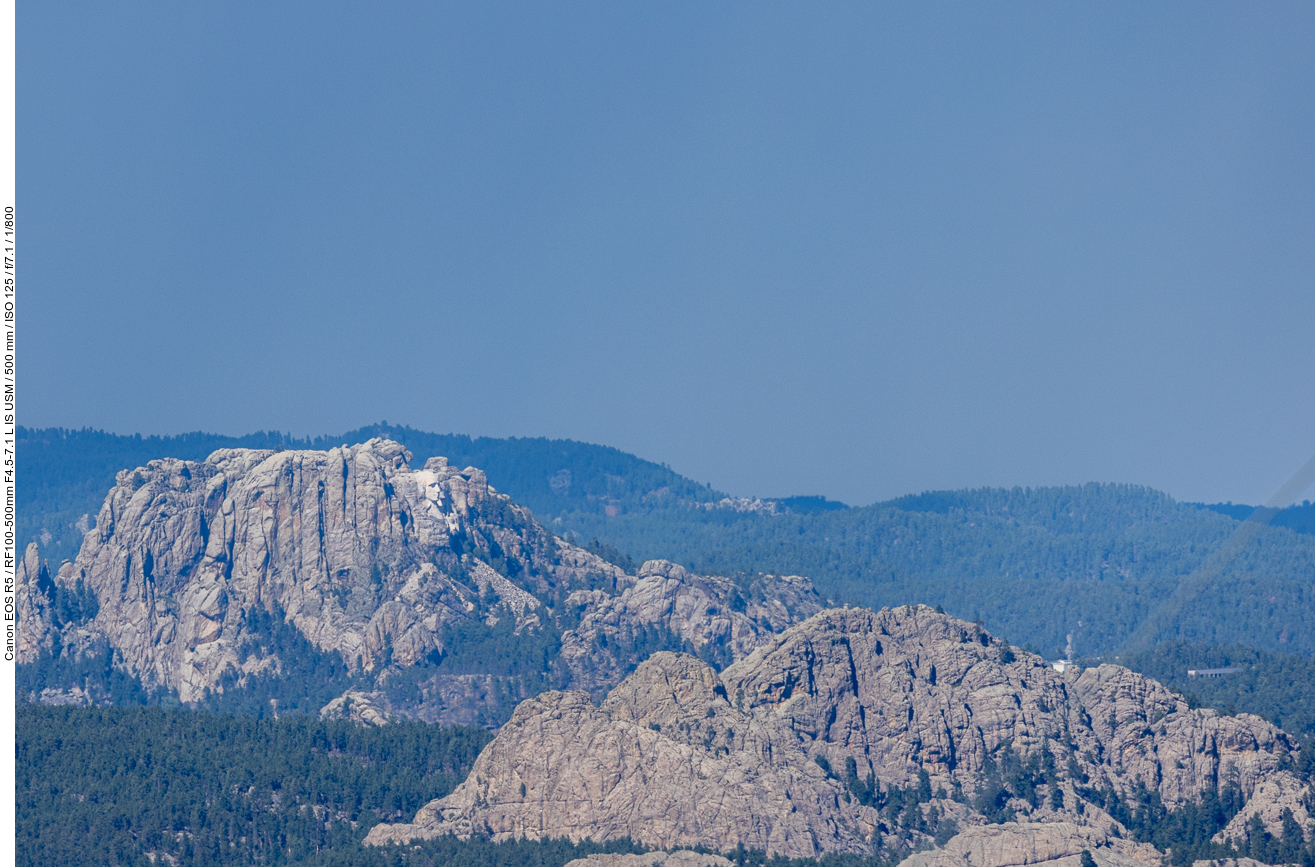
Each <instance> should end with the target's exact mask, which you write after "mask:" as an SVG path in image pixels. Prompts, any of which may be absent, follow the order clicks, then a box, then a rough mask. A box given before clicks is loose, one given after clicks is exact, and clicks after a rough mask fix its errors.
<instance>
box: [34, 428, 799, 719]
mask: <svg viewBox="0 0 1315 867" xmlns="http://www.w3.org/2000/svg"><path fill="white" fill-rule="evenodd" d="M412 459H413V458H412V455H411V453H410V452H408V451H407V450H406V449H405V448H404V447H403V446H402V445H400V444H399V443H396V442H393V441H390V440H383V439H372V440H369V441H367V442H366V443H364V444H362V445H357V446H343V447H338V448H333V449H330V450H328V451H316V450H305V449H292V450H281V451H280V450H271V449H264V450H261V449H219V450H217V451H215V452H214V453H212V454H211V455H209V456H208V457H207V458H206V459H205V460H204V461H187V460H180V459H176V458H167V459H161V460H155V461H151V462H149V463H148V464H147V465H146V466H144V467H139V468H137V469H135V470H123V471H121V472H120V473H119V474H118V475H117V477H116V480H115V485H114V487H113V488H112V489H111V490H110V492H109V494H108V496H107V497H106V498H105V502H104V505H103V506H102V507H101V509H100V511H99V513H98V515H97V520H96V527H95V529H93V530H91V531H90V532H88V533H87V535H86V537H85V538H84V540H83V543H82V547H81V550H80V551H79V553H78V555H77V557H76V558H75V559H74V560H73V561H71V562H66V563H64V564H63V565H62V566H60V567H59V568H58V569H57V570H55V572H54V573H53V574H52V573H51V571H50V569H49V567H48V565H46V564H44V563H42V562H40V561H39V556H38V551H37V549H36V547H35V546H29V549H28V552H27V556H26V557H25V558H24V559H23V561H22V563H21V564H20V568H19V575H18V583H19V591H20V592H19V614H20V618H21V621H22V623H23V639H22V641H23V644H22V646H21V647H20V654H19V662H20V688H23V687H24V686H26V688H27V691H28V693H29V694H31V695H33V696H34V697H40V698H42V699H43V700H45V701H61V700H69V701H74V700H76V701H91V702H101V701H105V700H107V699H109V698H111V696H110V695H109V694H108V692H109V689H108V686H104V685H102V688H101V691H100V694H96V695H92V694H90V693H91V692H95V690H92V689H91V687H90V686H88V685H87V684H86V683H85V682H84V680H83V679H80V678H78V677H76V675H77V674H78V673H79V672H80V671H81V670H80V669H76V668H73V669H68V670H63V671H62V670H61V669H60V667H59V665H58V663H59V662H60V661H61V660H73V661H77V662H80V663H81V662H85V661H86V660H89V659H97V658H100V659H106V658H108V659H111V660H112V667H113V669H114V670H116V671H117V672H119V673H120V674H126V675H128V676H130V677H131V678H133V679H135V680H136V681H137V682H139V683H140V685H141V687H142V689H143V690H144V691H145V692H147V693H165V694H168V695H171V696H176V700H177V701H180V702H183V703H187V704H198V703H200V704H202V705H206V706H214V707H218V708H225V707H230V708H231V707H234V702H239V703H241V706H242V707H244V708H246V709H248V710H253V711H255V712H257V713H261V712H272V713H276V712H277V711H278V710H279V708H280V706H281V707H282V709H283V710H285V711H289V710H299V711H303V712H306V711H316V710H319V708H320V707H321V706H323V705H326V704H327V703H328V702H329V701H330V699H332V698H334V697H335V695H336V694H337V693H351V694H352V695H354V696H355V697H356V698H358V699H359V698H366V699H368V700H369V701H370V702H371V703H373V704H376V705H378V706H379V707H380V708H382V712H383V713H384V714H385V715H386V714H388V713H396V714H400V715H403V716H409V717H415V718H419V719H426V720H431V721H433V720H439V719H441V720H445V721H449V722H479V723H483V724H488V725H497V724H498V723H500V722H502V720H503V719H505V718H506V716H507V715H508V714H509V713H510V711H511V709H512V707H514V705H515V704H516V702H518V701H520V700H521V699H522V698H526V697H528V696H529V695H533V694H535V693H537V692H538V691H540V690H541V689H544V688H547V687H549V686H566V685H572V686H576V687H581V688H585V689H587V690H593V691H599V690H601V691H606V689H607V688H609V687H610V686H611V685H613V684H615V683H616V682H617V681H619V680H620V678H621V677H623V676H624V675H625V674H626V673H628V672H629V671H630V670H632V669H633V667H634V666H635V665H636V664H637V663H638V662H640V661H641V660H642V659H643V658H645V657H646V656H648V655H649V654H650V653H651V652H652V651H654V650H657V649H663V648H679V649H686V650H690V651H693V652H697V653H702V654H703V655H705V656H706V657H707V658H709V659H714V660H719V661H722V663H723V664H724V663H725V662H729V661H731V660H733V659H736V658H739V657H741V656H743V655H745V654H747V653H748V652H750V651H751V650H752V649H753V648H754V647H756V646H757V645H758V644H760V643H762V641H764V640H766V638H767V637H768V636H770V635H771V634H773V633H774V632H775V631H777V630H779V629H782V628H785V627H786V626H788V625H789V624H790V623H792V622H795V621H796V620H798V619H801V618H802V617H805V616H808V615H809V614H812V613H813V612H815V611H817V610H819V609H820V607H821V600H820V599H819V598H818V597H817V595H816V594H815V593H814V591H813V590H812V587H811V585H810V584H809V583H808V582H807V581H806V580H805V579H801V578H776V577H772V576H756V577H754V578H752V579H745V580H741V581H739V582H736V581H731V580H729V579H725V578H718V577H715V576H697V575H691V574H690V573H688V572H687V571H686V570H684V569H682V568H681V567H679V566H675V565H673V564H669V563H665V562H657V561H655V562H652V563H646V564H644V566H643V567H642V568H640V569H638V570H635V572H634V573H628V572H626V571H625V570H624V569H622V568H621V567H618V566H616V565H613V564H611V563H608V562H606V561H604V560H602V559H601V558H600V557H598V556H597V555H595V554H593V553H590V552H589V551H586V550H584V549H581V548H579V547H576V546H574V545H572V544H570V543H567V542H565V541H563V540H562V539H560V538H557V537H556V536H554V535H553V534H552V533H550V532H548V531H547V530H545V529H544V528H543V527H542V526H541V525H540V524H539V523H538V522H537V521H536V520H535V519H534V517H533V515H532V514H531V513H530V512H529V511H528V510H527V509H525V508H524V507H522V506H519V505H517V504H516V503H514V502H512V500H511V498H510V497H508V496H507V495H505V494H501V493H499V492H497V490H496V489H494V488H493V487H491V486H490V485H489V484H488V480H487V477H486V476H485V474H484V473H483V471H481V470H479V469H476V468H474V467H467V468H466V469H464V470H457V469H455V468H454V467H452V466H450V465H449V464H448V462H447V460H446V459H445V458H430V459H429V460H427V461H426V462H425V464H424V465H423V468H422V469H412V467H411V465H410V461H411V460H412ZM32 671H37V672H44V673H45V679H44V682H42V679H41V678H36V677H31V676H28V674H29V673H30V672H32ZM70 675H74V676H73V677H72V680H73V682H72V683H69V682H67V681H68V680H69V678H70ZM61 676H63V677H64V678H65V681H66V682H64V683H61V682H59V678H60V677H61ZM52 678H53V679H54V682H51V680H52ZM307 683H310V684H312V685H313V686H315V687H316V688H317V689H319V690H320V691H319V692H318V693H315V692H311V693H308V692H306V691H305V687H306V684H307ZM75 688H76V689H78V690H79V692H77V693H74V692H73V690H74V689H75ZM289 690H292V691H291V692H290V691H289ZM252 696H256V697H258V698H259V701H258V702H256V703H255V706H254V707H252V702H251V701H250V700H249V699H250V698H251V697H252ZM266 703H269V704H270V707H262V706H261V705H264V704H266Z"/></svg>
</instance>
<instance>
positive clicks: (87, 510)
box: [17, 423, 829, 560]
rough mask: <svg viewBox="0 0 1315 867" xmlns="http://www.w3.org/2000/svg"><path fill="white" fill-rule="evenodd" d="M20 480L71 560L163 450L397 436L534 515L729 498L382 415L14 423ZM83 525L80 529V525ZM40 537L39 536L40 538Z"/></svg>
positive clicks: (563, 447)
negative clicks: (322, 423) (338, 424)
mask: <svg viewBox="0 0 1315 867" xmlns="http://www.w3.org/2000/svg"><path fill="white" fill-rule="evenodd" d="M17 435H18V436H17V439H18V442H17V450H18V460H19V464H20V466H21V472H22V482H21V484H20V486H19V490H18V502H17V505H18V511H19V526H18V530H19V540H20V544H21V545H23V546H26V545H27V544H28V543H30V542H33V541H38V542H41V546H42V549H43V553H44V555H45V556H47V557H54V558H56V559H57V560H58V559H62V558H68V559H71V558H72V557H73V556H74V555H75V554H76V553H77V550H78V548H79V547H80V546H81V544H82V536H83V534H85V533H86V530H87V529H88V528H89V526H90V523H91V522H92V521H93V519H94V518H95V516H96V513H97V511H99V509H100V505H101V502H102V501H103V500H104V498H105V492H106V491H108V490H109V489H110V488H111V487H112V486H113V485H114V479H115V476H116V475H117V473H118V472H119V471H120V470H122V469H124V468H127V467H137V466H144V465H145V464H146V463H148V462H149V461H152V460H157V459H160V458H180V459H183V460H191V461H203V460H205V458H206V456H207V455H209V454H210V453H211V452H213V451H215V450H216V449H221V448H254V449H311V450H328V449H330V448H333V447H335V446H338V445H342V444H348V443H362V442H365V441H366V440H369V439H373V438H382V439H389V440H392V441H394V442H398V443H401V444H402V445H403V446H405V447H406V448H407V449H408V450H410V451H411V452H412V454H414V455H415V456H416V461H417V462H418V463H419V464H424V462H425V461H426V460H428V459H429V458H431V457H446V458H448V460H449V461H450V462H451V463H452V464H453V465H454V466H463V467H464V466H477V467H480V468H481V469H483V470H484V471H485V472H486V473H488V475H489V478H490V479H492V480H493V483H494V484H495V485H496V486H497V487H498V488H499V489H500V490H502V491H504V492H507V493H509V494H511V495H512V496H513V497H514V498H515V499H516V501H517V502H518V503H521V504H522V505H524V506H526V507H528V508H529V509H531V510H533V511H534V512H535V513H536V514H539V515H543V516H548V517H552V516H555V515H558V514H561V513H563V512H582V513H586V514H592V513H602V514H606V512H607V509H608V507H609V506H610V507H611V508H612V509H613V510H627V511H630V510H634V509H637V508H644V507H646V506H655V505H658V504H661V503H664V502H675V501H679V502H699V503H702V502H715V501H719V500H722V499H725V498H726V495H725V494H721V493H718V492H716V491H713V490H712V489H711V488H710V487H708V486H706V485H700V484H698V483H696V482H693V481H691V480H689V479H687V478H685V477H683V476H680V475H678V474H677V473H675V472H673V471H672V470H670V469H669V468H667V467H664V466H661V465H659V464H655V463H652V462H651V461H646V460H643V459H641V458H637V457H635V456H634V455H630V454H626V453H625V452H622V451H620V450H618V449H614V448H610V447H607V446H596V445H590V444H587V443H580V442H575V441H573V440H550V439H545V438H542V437H539V438H518V437H513V438H510V439H497V438H492V437H474V438H472V437H469V436H464V435H458V434H433V433H426V432H424V431H418V430H414V429H413V428H409V427H405V426H400V425H389V424H387V423H381V424H377V425H370V426H367V427H363V428H359V429H357V430H354V431H348V432H347V433H344V434H341V435H335V436H321V437H314V438H298V437H293V436H290V435H288V434H282V433H277V432H260V433H254V434H249V435H246V436H238V437H230V436H222V435H218V434H207V433H199V432H198V433H189V434H180V435H178V436H148V437H143V436H140V435H133V436H124V435H119V434H111V433H106V432H104V431H98V430H92V429H89V428H87V429H82V430H67V429H64V428H44V429H37V428H26V427H22V426H20V427H19V428H18V431H17ZM828 503H829V501H827V500H825V498H821V497H803V498H799V503H798V506H799V509H800V511H805V510H816V509H819V508H826V507H827V504H828ZM79 522H82V524H83V526H82V527H81V528H79V526H78V524H79ZM43 540H44V541H43Z"/></svg>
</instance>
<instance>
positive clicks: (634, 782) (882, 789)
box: [366, 606, 1311, 864]
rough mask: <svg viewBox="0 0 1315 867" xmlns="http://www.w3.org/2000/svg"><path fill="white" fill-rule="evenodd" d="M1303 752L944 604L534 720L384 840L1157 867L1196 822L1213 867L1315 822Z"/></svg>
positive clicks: (670, 674) (820, 632)
mask: <svg viewBox="0 0 1315 867" xmlns="http://www.w3.org/2000/svg"><path fill="white" fill-rule="evenodd" d="M1299 754H1300V748H1299V747H1298V745H1297V744H1296V743H1295V742H1293V741H1292V740H1291V739H1290V738H1289V737H1288V736H1287V735H1286V734H1285V733H1284V732H1283V731H1282V730H1280V729H1278V728H1276V727H1275V726H1273V725H1271V724H1269V723H1266V722H1265V721H1263V720H1261V719H1260V718H1258V717H1254V716H1249V715H1242V716H1237V717H1229V716H1221V715H1219V714H1218V713H1216V712H1215V711H1211V710H1193V709H1190V708H1189V707H1188V705H1187V702H1185V701H1184V700H1183V699H1182V698H1181V697H1179V696H1176V695H1174V694H1172V693H1170V692H1169V691H1168V690H1167V689H1165V688H1164V687H1162V686H1161V685H1160V684H1158V683H1156V682H1154V681H1152V680H1149V679H1148V678H1145V677H1143V676H1141V675H1137V674H1135V673H1133V672H1130V671H1128V670H1127V669H1124V668H1121V667H1118V666H1110V665H1105V666H1100V667H1097V668H1092V669H1086V670H1084V671H1081V672H1079V671H1077V670H1076V669H1072V668H1070V669H1069V670H1068V671H1066V672H1064V673H1060V672H1058V671H1056V670H1054V669H1053V668H1052V667H1050V666H1049V665H1047V664H1046V663H1045V662H1044V661H1043V660H1042V659H1040V658H1039V657H1036V656H1034V655H1032V654H1028V653H1025V652H1015V651H1014V650H1013V649H1011V648H1010V647H1009V646H1008V645H1007V644H1005V643H1002V642H1001V641H1000V640H999V639H996V638H993V637H992V636H990V635H988V634H987V633H985V632H984V631H982V630H981V629H980V627H978V626H977V625H976V624H973V623H969V622H966V621H962V620H957V619H955V618H953V617H950V616H948V615H943V614H939V613H937V612H935V611H933V610H932V609H930V608H927V607H925V606H917V607H912V606H911V607H903V608H898V609H893V610H892V609H884V610H882V611H880V612H875V613H874V612H872V611H867V610H864V609H831V610H827V611H823V612H821V613H819V614H817V615H815V616H813V617H812V618H810V619H808V620H806V621H804V622H803V623H800V624H798V625H795V626H793V627H791V628H789V629H787V630H785V631H784V632H783V633H781V634H780V635H778V636H775V637H774V638H773V639H772V640H771V641H769V642H768V643H766V644H764V645H762V646H761V647H759V648H758V649H757V650H755V651H754V652H753V653H752V654H750V655H748V656H746V657H744V658H742V659H740V660H739V661H737V662H736V663H734V664H733V665H731V666H730V667H728V668H726V669H725V670H723V671H721V672H720V673H718V672H717V671H716V670H715V669H713V668H712V667H710V666H708V665H707V664H706V663H704V662H702V661H701V660H699V659H697V658H695V657H692V656H689V655H687V654H677V653H658V654H655V655H653V656H652V657H650V658H649V659H648V660H647V661H645V662H644V663H642V664H641V665H640V666H639V668H638V669H636V671H635V672H634V673H633V674H631V675H630V676H629V677H627V678H626V679H625V680H624V681H622V682H621V683H620V684H619V685H618V686H616V687H615V688H614V689H613V690H612V691H611V693H610V694H609V695H608V697H607V698H606V700H604V701H603V702H602V703H601V704H599V705H595V704H594V703H593V702H592V701H590V700H589V697H588V696H587V695H585V694H582V693H577V692H549V693H545V694H543V695H541V696H539V697H537V698H535V699H534V700H532V701H527V702H525V703H523V704H522V705H521V706H520V707H519V708H518V709H517V711H516V713H515V715H514V716H513V717H512V719H511V720H510V722H508V723H507V725H506V726H504V727H503V728H502V730H501V731H500V732H499V734H498V736H497V737H496V738H495V739H494V740H493V742H492V743H491V744H489V746H488V747H486V748H485V749H484V751H483V752H482V753H481V754H480V756H479V758H478V759H476V761H475V764H474V767H473V768H472V770H471V773H470V775H469V776H468V777H467V778H466V780H465V781H464V782H463V783H462V784H461V785H460V786H458V787H457V788H456V789H455V790H454V791H453V792H452V793H451V794H449V795H447V796H445V797H443V798H440V799H437V800H435V801H433V802H431V803H430V804H427V805H426V806H425V807H424V808H422V809H421V810H420V811H419V812H418V813H417V814H416V817H415V819H414V820H413V821H412V822H410V823H406V824H393V825H379V826H376V827H375V828H374V829H373V830H372V831H371V832H370V834H369V835H368V836H367V837H366V843H367V845H388V844H396V843H407V842H409V841H412V840H416V839H425V838H432V837H437V836H442V835H448V834H456V835H459V836H467V837H468V836H472V835H473V836H481V837H490V838H491V839H493V840H499V839H507V838H519V837H530V838H536V837H542V838H553V837H560V836H565V837H569V838H571V839H583V838H589V839H593V840H595V841H605V840H610V839H617V838H621V837H630V838H633V839H635V840H636V841H638V842H640V843H642V844H644V845H647V846H653V847H658V848H678V847H689V846H706V847H709V848H710V849H712V850H714V851H723V852H724V851H729V850H732V849H736V848H737V847H743V848H747V849H758V850H762V851H765V852H767V853H769V854H776V855H781V856H786V857H816V856H819V855H821V854H823V853H825V852H855V853H871V852H874V851H886V852H889V853H898V852H909V851H911V850H913V849H916V848H919V847H921V846H929V845H932V844H940V845H942V846H946V845H947V844H949V843H950V841H951V840H952V839H953V838H954V837H955V835H956V834H958V833H959V832H960V831H962V830H967V829H972V828H974V827H978V826H981V825H983V824H993V825H1000V824H1001V823H1006V824H1008V823H1041V825H1042V827H1044V826H1053V825H1056V824H1061V825H1068V826H1071V828H1072V829H1073V830H1072V831H1071V832H1070V831H1068V830H1066V831H1065V832H1064V833H1065V834H1079V833H1080V834H1081V835H1085V839H1088V840H1090V841H1091V842H1090V843H1089V845H1090V847H1091V848H1092V849H1093V850H1094V849H1097V848H1098V847H1105V848H1106V849H1107V850H1108V851H1107V852H1106V853H1105V854H1106V855H1108V856H1110V857H1108V858H1106V859H1105V863H1106V864H1133V863H1138V862H1140V863H1146V864H1153V863H1158V860H1159V855H1158V854H1157V853H1156V851H1155V849H1154V848H1153V847H1151V846H1150V845H1147V844H1148V843H1149V842H1151V841H1152V840H1155V839H1156V836H1157V834H1163V833H1164V832H1165V831H1166V830H1167V829H1168V828H1169V827H1170V826H1171V825H1172V824H1173V822H1174V821H1175V820H1181V819H1182V818H1183V816H1184V815H1185V814H1192V815H1193V817H1194V819H1193V822H1194V826H1193V828H1192V831H1193V832H1197V833H1199V832H1200V831H1201V830H1202V829H1203V827H1204V828H1205V830H1206V831H1207V833H1206V834H1205V839H1204V840H1202V839H1197V840H1196V841H1195V845H1196V847H1197V850H1198V853H1200V852H1210V851H1213V850H1210V849H1209V846H1210V845H1211V844H1210V843H1209V838H1210V837H1211V836H1215V838H1216V843H1217V844H1221V843H1223V841H1225V840H1228V839H1234V840H1238V841H1239V842H1242V843H1243V844H1245V839H1244V838H1245V837H1246V835H1247V834H1248V830H1247V829H1248V826H1251V827H1253V828H1254V827H1255V825H1256V821H1258V822H1259V823H1260V825H1262V826H1264V827H1265V828H1266V829H1267V830H1268V831H1269V832H1270V833H1271V834H1275V833H1282V831H1283V822H1284V821H1285V820H1286V818H1287V817H1288V816H1291V817H1292V818H1293V819H1294V820H1295V821H1296V823H1297V824H1298V826H1299V827H1303V828H1304V827H1305V826H1306V825H1308V824H1310V818H1311V817H1310V815H1309V814H1308V812H1307V811H1308V800H1307V798H1308V795H1309V791H1308V789H1307V787H1306V783H1305V781H1303V780H1302V779H1300V778H1298V776H1297V775H1296V774H1295V773H1294V772H1293V769H1294V768H1295V767H1296V765H1297V761H1298V758H1299ZM1202 804H1213V805H1219V806H1215V807H1209V808H1208V812H1209V813H1210V815H1209V816H1197V812H1198V811H1199V808H1200V806H1201V805H1202ZM1284 811H1288V812H1287V813H1284ZM1253 817H1257V818H1256V820H1255V821H1253ZM1206 826H1208V827H1206ZM973 833H977V832H973ZM1028 833H1029V834H1030V833H1032V832H1028ZM1047 833H1049V832H1047V831H1043V830H1035V835H1040V837H1042V838H1044V837H1045V835H1046V834H1047ZM1035 835H1034V836H1035ZM1184 842H1186V841H1184V840H1178V841H1176V842H1175V844H1174V845H1179V846H1181V845H1182V844H1183V843H1184ZM949 848H953V847H949ZM1162 848H1167V847H1162ZM1186 854H1187V850H1186V849H1183V855H1184V857H1185V856H1186ZM1038 860H1045V859H1038ZM1020 863H1026V862H1020Z"/></svg>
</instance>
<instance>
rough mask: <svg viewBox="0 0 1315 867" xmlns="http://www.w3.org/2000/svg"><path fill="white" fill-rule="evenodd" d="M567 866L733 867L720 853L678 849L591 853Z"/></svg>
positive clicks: (568, 863) (567, 863)
mask: <svg viewBox="0 0 1315 867" xmlns="http://www.w3.org/2000/svg"><path fill="white" fill-rule="evenodd" d="M566 867H733V865H732V864H731V861H730V860H729V859H727V858H723V857H721V856H720V855H705V854H702V853H700V852H691V851H690V850H688V849H678V850H677V851H675V852H646V853H644V854H643V855H589V856H587V857H585V858H576V859H575V860H574V861H567V862H566Z"/></svg>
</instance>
